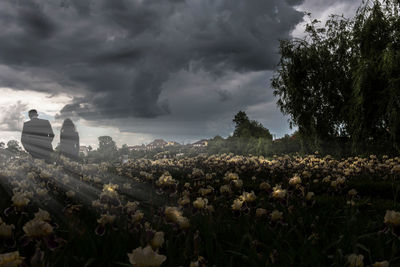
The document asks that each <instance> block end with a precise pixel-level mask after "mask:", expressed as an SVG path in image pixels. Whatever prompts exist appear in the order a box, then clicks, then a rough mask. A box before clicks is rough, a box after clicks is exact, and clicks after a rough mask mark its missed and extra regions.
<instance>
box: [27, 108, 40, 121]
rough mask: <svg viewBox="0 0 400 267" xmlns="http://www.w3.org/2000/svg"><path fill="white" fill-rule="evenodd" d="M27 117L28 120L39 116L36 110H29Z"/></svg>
mask: <svg viewBox="0 0 400 267" xmlns="http://www.w3.org/2000/svg"><path fill="white" fill-rule="evenodd" d="M28 115H29V118H30V119H32V118H37V117H38V116H39V115H38V113H37V111H36V109H31V110H29V112H28Z"/></svg>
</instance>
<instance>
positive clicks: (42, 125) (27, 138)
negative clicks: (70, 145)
mask: <svg viewBox="0 0 400 267" xmlns="http://www.w3.org/2000/svg"><path fill="white" fill-rule="evenodd" d="M53 138H54V133H53V129H52V128H51V125H50V122H49V121H48V120H42V119H38V118H33V119H31V120H30V121H27V122H25V123H24V127H23V129H22V136H21V143H22V145H23V147H24V148H25V150H26V151H27V152H28V153H29V154H31V155H32V157H34V158H40V159H48V158H50V155H51V152H52V151H53V146H52V144H51V142H52V141H53Z"/></svg>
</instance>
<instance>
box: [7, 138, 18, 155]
mask: <svg viewBox="0 0 400 267" xmlns="http://www.w3.org/2000/svg"><path fill="white" fill-rule="evenodd" d="M6 150H8V151H9V152H10V153H13V154H15V155H18V154H19V153H20V152H21V151H22V148H21V146H20V145H19V143H18V141H17V140H10V141H8V142H7V148H6Z"/></svg>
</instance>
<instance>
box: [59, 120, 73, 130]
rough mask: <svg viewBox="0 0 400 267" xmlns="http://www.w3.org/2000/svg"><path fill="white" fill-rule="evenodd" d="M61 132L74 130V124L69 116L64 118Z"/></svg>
mask: <svg viewBox="0 0 400 267" xmlns="http://www.w3.org/2000/svg"><path fill="white" fill-rule="evenodd" d="M61 132H76V129H75V124H74V123H73V122H72V120H71V119H70V118H68V119H65V120H64V122H63V125H62V127H61Z"/></svg>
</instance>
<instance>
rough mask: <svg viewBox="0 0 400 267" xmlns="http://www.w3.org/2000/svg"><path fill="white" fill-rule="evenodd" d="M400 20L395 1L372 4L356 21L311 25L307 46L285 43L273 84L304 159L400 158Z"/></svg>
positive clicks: (314, 22)
mask: <svg viewBox="0 0 400 267" xmlns="http://www.w3.org/2000/svg"><path fill="white" fill-rule="evenodd" d="M398 12H399V5H398V2H397V1H394V0H385V1H382V3H381V2H379V1H366V2H364V3H363V5H362V6H361V7H360V8H359V9H358V11H357V14H356V16H355V17H354V18H353V19H346V18H344V17H340V16H335V15H333V16H331V18H330V20H328V21H327V22H326V25H325V27H318V21H317V20H312V21H311V22H310V23H309V24H308V25H307V27H306V34H307V35H306V37H305V38H303V39H294V40H282V41H281V43H280V54H281V59H280V64H279V69H278V70H277V72H276V74H275V76H274V78H273V79H272V83H271V84H272V87H273V88H274V89H275V91H274V94H275V95H277V96H278V97H279V100H278V102H277V104H278V106H279V107H280V108H281V111H282V112H283V113H284V114H287V115H290V123H291V126H293V125H295V126H298V128H299V134H300V136H301V139H302V142H303V148H304V150H305V151H306V152H307V151H314V150H317V149H320V150H324V147H325V145H327V144H335V145H336V146H342V147H346V146H348V145H351V146H352V151H351V152H352V153H366V152H367V151H371V150H372V151H379V149H380V148H385V149H386V150H388V149H389V152H394V151H396V152H400V126H399V125H400V100H399V95H400V79H399V77H400V64H399V62H400V52H399V51H400V49H399V48H400V30H399V29H400V27H399V25H400V17H399V16H398ZM308 15H309V16H310V14H308Z"/></svg>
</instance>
